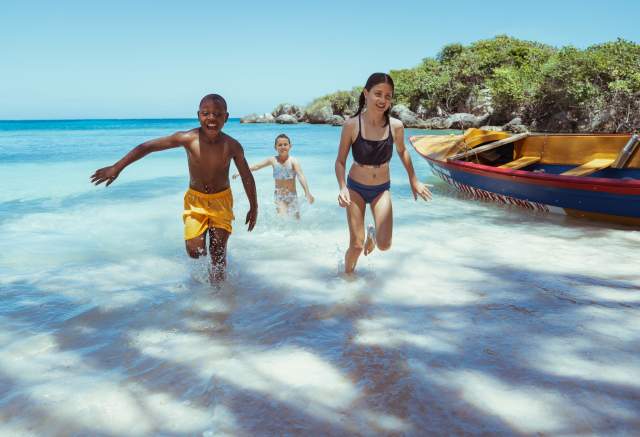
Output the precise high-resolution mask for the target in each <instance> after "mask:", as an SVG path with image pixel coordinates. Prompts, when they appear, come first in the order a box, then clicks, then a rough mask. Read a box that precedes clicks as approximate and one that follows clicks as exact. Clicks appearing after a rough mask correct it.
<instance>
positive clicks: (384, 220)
mask: <svg viewBox="0 0 640 437" xmlns="http://www.w3.org/2000/svg"><path fill="white" fill-rule="evenodd" d="M371 212H372V213H373V220H374V221H375V224H376V241H375V245H376V246H377V247H378V249H380V250H389V249H390V248H391V237H392V234H393V214H392V208H391V193H390V192H389V191H388V190H387V191H385V192H383V193H381V194H380V195H379V196H378V197H376V198H375V199H374V200H373V202H371Z"/></svg>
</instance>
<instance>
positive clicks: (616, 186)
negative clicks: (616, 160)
mask: <svg viewBox="0 0 640 437" xmlns="http://www.w3.org/2000/svg"><path fill="white" fill-rule="evenodd" d="M421 156H423V157H424V158H425V159H427V160H429V161H433V162H434V163H437V164H438V165H441V166H445V167H458V168H460V169H461V170H463V171H470V172H472V173H476V174H483V175H487V176H489V177H491V175H493V176H494V177H496V178H497V179H507V180H511V181H512V182H515V181H514V180H513V179H514V178H515V179H519V181H518V182H522V183H532V184H536V185H552V186H555V187H559V188H573V189H578V190H584V191H605V192H612V193H618V194H635V195H640V180H635V179H634V180H631V181H621V180H619V179H612V178H595V177H589V176H559V175H550V174H548V173H533V172H530V171H526V170H512V169H508V168H497V167H492V166H490V165H484V164H476V163H474V162H466V161H442V160H438V159H433V158H429V157H427V156H424V155H421ZM594 186H595V188H594ZM598 188H602V189H598Z"/></svg>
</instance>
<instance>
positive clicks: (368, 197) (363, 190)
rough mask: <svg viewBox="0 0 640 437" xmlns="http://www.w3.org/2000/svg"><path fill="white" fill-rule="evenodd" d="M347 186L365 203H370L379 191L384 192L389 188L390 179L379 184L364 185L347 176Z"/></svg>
mask: <svg viewBox="0 0 640 437" xmlns="http://www.w3.org/2000/svg"><path fill="white" fill-rule="evenodd" d="M347 188H349V189H350V190H353V191H355V192H356V193H358V194H359V195H360V196H361V197H362V198H363V199H364V202H365V203H371V202H373V200H374V199H375V198H376V197H378V195H379V194H380V193H384V192H385V191H387V190H388V189H389V188H391V181H387V182H385V183H384V184H380V185H364V184H361V183H358V182H356V181H354V180H353V179H351V178H350V177H348V176H347Z"/></svg>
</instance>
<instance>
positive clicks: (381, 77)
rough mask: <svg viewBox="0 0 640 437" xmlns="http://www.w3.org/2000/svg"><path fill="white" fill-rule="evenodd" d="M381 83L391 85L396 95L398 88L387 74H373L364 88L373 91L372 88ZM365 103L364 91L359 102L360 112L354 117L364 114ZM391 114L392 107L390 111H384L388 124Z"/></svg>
mask: <svg viewBox="0 0 640 437" xmlns="http://www.w3.org/2000/svg"><path fill="white" fill-rule="evenodd" d="M381 83H387V84H389V85H390V86H391V92H392V93H394V94H395V90H396V87H395V85H394V84H393V79H392V78H391V76H389V75H388V74H387V73H373V74H372V75H371V76H369V79H367V83H366V84H364V88H365V89H366V90H367V91H371V88H373V87H374V86H376V85H378V84H381ZM364 103H365V98H364V90H363V91H362V92H361V93H360V100H359V101H358V110H357V111H356V113H355V114H354V115H353V116H354V117H356V116H358V115H360V113H361V112H362V109H363V108H364ZM390 113H391V107H389V109H387V110H386V111H384V115H385V117H386V119H387V123H389V118H390Z"/></svg>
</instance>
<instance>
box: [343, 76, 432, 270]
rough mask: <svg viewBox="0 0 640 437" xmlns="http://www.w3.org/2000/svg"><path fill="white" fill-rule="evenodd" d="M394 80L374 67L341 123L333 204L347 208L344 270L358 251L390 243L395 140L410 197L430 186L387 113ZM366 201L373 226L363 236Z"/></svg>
mask: <svg viewBox="0 0 640 437" xmlns="http://www.w3.org/2000/svg"><path fill="white" fill-rule="evenodd" d="M393 92H394V85H393V80H392V79H391V76H389V75H388V74H385V73H374V74H372V75H371V76H369V79H368V80H367V83H366V84H365V86H364V90H362V94H360V102H359V106H358V111H357V112H356V114H355V115H354V116H353V117H352V118H350V119H348V120H347V121H346V122H345V123H344V126H343V127H342V135H341V137H340V147H339V149H338V157H337V158H336V166H335V167H336V178H337V179H338V185H339V187H340V193H339V194H338V204H339V205H340V206H341V207H343V208H346V210H347V223H348V225H349V236H350V239H349V248H348V249H347V252H346V254H345V257H344V270H345V273H352V272H353V271H354V269H355V267H356V263H357V262H358V258H359V257H360V254H361V253H362V252H363V251H364V254H365V255H368V254H369V253H371V252H372V251H373V249H374V248H376V247H377V248H378V249H380V250H388V249H389V248H390V247H391V235H392V230H393V217H392V213H391V194H390V193H389V188H390V186H391V183H390V178H389V161H390V160H391V156H392V154H393V144H394V143H395V145H396V151H397V152H398V156H399V157H400V160H401V161H402V164H404V168H405V169H406V170H407V174H408V176H409V183H410V185H411V191H413V197H414V198H415V199H416V200H417V199H418V197H420V198H421V199H424V200H429V199H431V192H430V191H429V188H428V187H427V186H426V185H425V184H423V183H421V182H420V181H419V180H418V178H417V177H416V174H415V171H414V170H413V164H412V163H411V156H410V155H409V151H408V150H407V149H406V147H405V144H404V126H403V125H402V122H401V121H400V120H397V119H395V118H392V117H390V116H389V112H390V111H391V101H392V99H393ZM349 149H351V152H352V155H353V161H354V162H353V165H352V166H351V169H350V170H349V176H348V177H347V178H346V180H345V171H346V163H347V156H348V155H349ZM367 203H368V204H370V205H371V212H372V213H373V219H374V223H375V227H374V226H372V225H370V226H369V227H368V229H367V235H366V239H365V230H364V214H365V209H366V204H367Z"/></svg>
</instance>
